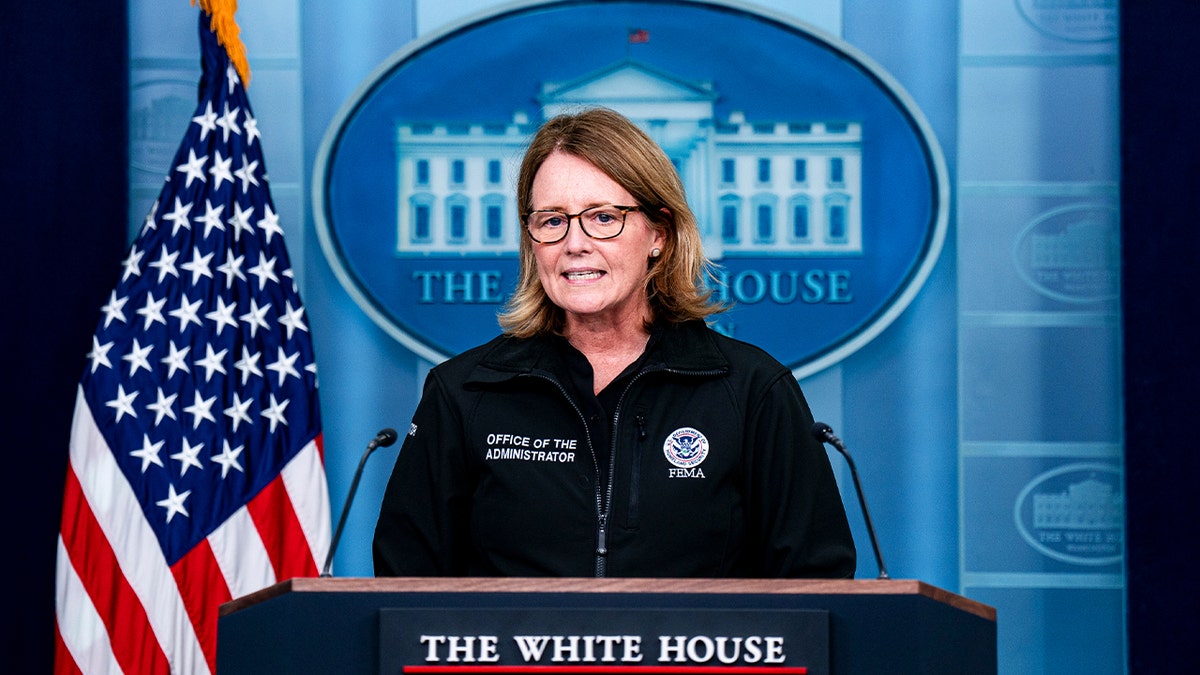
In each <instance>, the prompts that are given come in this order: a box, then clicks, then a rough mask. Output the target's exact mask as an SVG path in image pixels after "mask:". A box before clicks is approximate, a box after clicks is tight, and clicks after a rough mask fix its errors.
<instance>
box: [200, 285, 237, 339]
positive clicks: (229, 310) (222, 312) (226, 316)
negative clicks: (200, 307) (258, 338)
mask: <svg viewBox="0 0 1200 675" xmlns="http://www.w3.org/2000/svg"><path fill="white" fill-rule="evenodd" d="M236 311H237V303H236V302H235V303H233V304H230V305H227V304H225V298H222V297H221V296H219V295H218V296H217V308H216V309H214V310H213V311H211V312H209V313H208V314H205V315H204V318H206V319H209V320H210V321H214V322H216V324H217V327H216V331H217V337H220V336H221V333H222V332H223V331H224V330H225V327H226V326H229V327H230V328H237V319H234V318H233V313H234V312H236Z"/></svg>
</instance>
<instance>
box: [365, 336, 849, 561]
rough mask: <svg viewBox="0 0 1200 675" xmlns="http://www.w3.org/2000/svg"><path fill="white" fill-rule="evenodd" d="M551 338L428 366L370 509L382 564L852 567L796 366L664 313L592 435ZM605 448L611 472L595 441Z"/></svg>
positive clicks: (842, 517) (503, 341)
mask: <svg viewBox="0 0 1200 675" xmlns="http://www.w3.org/2000/svg"><path fill="white" fill-rule="evenodd" d="M553 339H554V338H534V339H516V338H510V337H503V336H502V337H498V338H496V339H494V340H492V341H491V342H489V343H487V344H485V345H482V346H480V347H477V348H475V349H472V350H470V351H468V352H465V353H463V354H461V355H459V356H457V357H455V358H452V359H450V360H448V361H446V362H445V363H443V364H441V365H439V366H437V367H435V368H434V369H433V370H432V371H430V373H429V377H428V379H427V380H426V383H425V391H424V394H423V396H422V399H421V401H420V404H419V405H418V406H417V410H416V413H415V414H414V416H413V420H412V424H411V426H410V428H409V431H408V435H407V437H406V438H405V440H404V445H403V447H402V448H401V450H400V454H399V457H398V458H397V460H396V465H395V467H394V469H393V471H392V476H391V479H390V481H389V483H388V487H387V491H386V493H385V495H384V499H383V504H382V506H381V509H380V514H379V522H378V523H377V525H376V530H375V540H374V560H375V574H376V575H378V576H435V575H450V576H568V577H581V576H593V575H594V576H621V577H814V578H816V577H824V578H848V577H851V576H853V574H854V567H855V549H854V542H853V539H852V538H851V535H850V530H849V527H848V525H847V522H846V514H845V511H844V509H843V506H842V501H841V497H840V495H839V493H838V488H837V484H836V483H835V481H834V478H833V473H832V470H831V468H830V465H829V460H828V458H827V456H826V454H825V449H824V447H823V446H822V445H821V444H820V443H818V442H817V441H815V440H813V439H812V437H811V436H810V433H809V431H810V428H811V426H812V424H813V417H812V414H811V412H810V411H809V408H808V403H807V402H806V401H805V399H804V395H803V393H801V391H800V387H799V386H798V385H797V383H796V380H795V379H794V378H793V377H792V374H791V372H790V371H789V370H788V369H787V368H786V367H784V366H783V365H782V364H780V363H779V362H778V361H776V360H775V359H773V358H772V357H770V356H769V355H768V354H766V352H764V351H762V350H761V349H759V348H757V347H754V346H751V345H748V344H746V343H744V342H740V341H737V340H733V339H730V338H728V337H725V336H722V335H720V334H718V333H716V332H715V331H713V330H711V329H709V328H708V327H707V326H705V325H704V323H703V322H700V321H696V322H690V323H685V324H679V325H670V326H665V327H660V328H659V329H658V331H657V334H656V336H655V339H654V340H653V341H652V342H651V344H650V347H649V351H648V353H647V354H645V355H644V358H643V359H642V360H641V361H640V366H639V368H638V370H637V371H636V372H635V373H634V374H633V375H632V376H630V377H628V378H625V380H624V381H623V382H621V383H620V385H619V386H622V387H623V391H622V393H621V394H620V398H619V402H618V404H617V406H616V409H615V414H614V416H613V420H612V429H611V438H612V442H611V445H610V446H609V447H593V444H592V440H591V438H590V437H589V434H588V432H587V420H586V418H585V417H584V414H583V412H582V410H583V408H582V407H581V405H580V403H579V402H578V401H576V400H574V399H573V398H572V396H571V395H570V394H568V392H569V391H571V388H570V387H568V386H567V385H566V382H567V379H566V378H567V375H566V374H565V373H566V365H565V364H564V363H563V357H562V353H561V350H559V349H557V348H555V346H554V344H553V343H552V342H551V341H552V340H553ZM600 453H606V454H607V455H608V459H609V461H608V462H600V463H599V464H606V465H607V466H608V467H609V472H608V475H606V476H601V475H599V474H600V472H599V471H598V470H597V465H598V462H597V460H596V457H598V456H600Z"/></svg>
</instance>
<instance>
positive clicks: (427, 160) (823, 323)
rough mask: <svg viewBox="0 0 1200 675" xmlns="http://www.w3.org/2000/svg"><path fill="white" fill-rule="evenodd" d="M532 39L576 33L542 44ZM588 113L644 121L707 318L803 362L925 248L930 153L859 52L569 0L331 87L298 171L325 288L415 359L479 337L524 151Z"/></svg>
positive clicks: (491, 302)
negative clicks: (682, 203)
mask: <svg viewBox="0 0 1200 675" xmlns="http://www.w3.org/2000/svg"><path fill="white" fill-rule="evenodd" d="M631 27H634V28H636V30H634V29H633V28H631ZM635 35H636V39H635V38H634V36H635ZM697 35H720V36H723V37H722V47H721V49H713V47H712V45H711V43H710V42H709V41H705V40H697V39H696V36H697ZM546 36H570V37H569V39H566V42H564V41H563V40H562V39H555V40H551V41H550V42H549V43H548V42H547V39H546ZM564 39H565V38H564ZM548 44H553V45H564V44H574V45H586V48H580V49H570V48H566V49H555V50H554V56H553V58H546V47H547V45H548ZM468 83H469V84H468ZM590 106H605V107H609V108H612V109H614V110H617V111H618V112H620V113H622V114H624V115H626V116H627V117H629V118H630V119H631V120H633V121H634V122H635V123H637V124H639V125H640V126H641V127H642V128H643V129H645V130H646V131H647V132H648V133H649V134H650V136H651V137H652V138H654V139H655V140H656V141H657V142H658V143H659V144H660V145H661V146H662V147H663V149H664V150H665V151H666V152H667V154H668V156H669V157H670V158H671V160H672V161H673V163H674V164H675V166H676V167H677V168H678V170H679V173H680V177H681V178H682V179H683V182H684V185H685V188H686V190H687V193H688V197H689V202H690V205H691V207H692V209H693V211H694V212H695V213H696V217H697V221H698V224H699V227H700V230H701V235H702V238H703V241H704V247H705V253H706V254H707V255H708V257H709V258H711V259H712V260H713V261H714V262H715V263H716V264H717V265H718V267H719V272H718V280H717V283H715V284H714V287H713V290H714V294H715V295H716V296H717V297H718V298H719V299H722V300H728V301H730V302H731V303H732V304H733V309H731V310H730V311H729V312H726V313H724V314H721V315H718V316H717V317H715V318H716V320H717V321H716V324H715V325H714V327H715V328H716V329H717V330H719V331H721V332H724V333H726V334H729V335H732V336H734V337H736V338H739V339H743V340H746V341H748V342H751V343H754V344H756V345H759V346H761V347H762V348H764V349H766V350H767V351H768V352H770V353H771V354H772V355H773V356H775V357H776V358H777V359H779V360H780V361H781V362H783V363H784V364H786V365H788V366H789V367H790V368H792V370H793V373H794V374H795V375H796V377H805V376H807V375H809V374H812V373H814V372H817V371H819V370H821V369H823V368H826V367H828V366H830V365H832V364H834V363H836V362H838V361H840V360H841V359H844V358H845V357H846V356H848V355H850V354H852V353H854V352H855V351H857V350H858V349H859V348H861V347H862V346H863V345H865V344H866V343H868V342H869V341H871V340H872V339H874V338H875V336H877V335H878V334H879V333H881V332H882V331H883V330H884V329H885V328H886V327H887V326H888V325H890V324H891V323H892V321H894V320H895V319H896V317H897V316H898V315H899V314H900V313H901V312H903V311H904V309H905V308H906V307H908V305H909V304H910V303H911V301H912V300H913V298H914V297H915V296H916V294H917V293H918V292H919V291H920V289H921V287H922V286H923V284H924V283H925V281H926V279H927V278H928V276H929V274H930V272H931V271H932V269H933V266H934V264H935V263H936V262H937V259H938V256H939V254H940V252H941V249H942V245H943V242H944V240H945V236H946V229H947V221H948V203H949V196H948V195H949V180H948V173H947V170H946V165H945V159H944V157H943V156H942V152H941V149H940V147H939V146H938V144H937V141H936V139H935V138H934V136H933V133H932V132H931V130H930V128H929V125H928V124H927V122H926V120H925V118H924V116H923V115H922V114H921V112H920V111H919V110H918V109H917V107H916V105H915V104H914V103H913V102H912V100H911V99H910V98H909V96H908V95H907V93H905V92H904V91H903V89H902V88H901V87H900V86H899V85H898V84H897V83H896V82H895V81H894V80H893V78H892V77H891V76H890V75H889V74H888V73H886V72H885V71H884V70H883V69H882V68H880V67H879V66H878V65H876V64H875V63H873V62H872V61H871V60H870V59H868V58H867V57H866V56H865V55H864V54H862V53H860V52H859V51H858V50H857V49H855V48H854V47H852V46H850V45H849V44H847V43H845V42H844V41H842V40H841V39H840V38H837V37H835V36H832V35H828V34H826V33H824V32H822V31H820V30H818V29H816V28H814V27H812V26H808V25H806V24H803V23H800V22H798V21H795V20H794V19H791V18H788V17H783V16H780V15H774V14H768V13H765V10H761V9H755V8H751V7H749V6H743V5H741V4H737V3H736V2H698V1H695V0H660V1H649V2H598V1H596V2H586V1H584V2H580V1H577V0H571V1H554V2H528V3H516V4H511V5H504V6H503V7H500V8H494V9H492V10H489V11H487V12H485V13H483V14H480V15H476V16H473V17H470V18H468V19H465V20H463V21H461V22H458V23H455V24H453V25H450V26H447V27H445V28H443V29H441V30H439V31H437V32H434V33H430V34H427V35H425V36H423V37H421V38H419V39H418V40H416V41H414V42H413V43H410V44H409V45H407V46H405V47H404V48H402V49H401V50H400V51H398V52H396V53H395V54H394V55H393V56H392V57H391V58H389V59H388V60H387V61H386V62H385V63H383V64H381V65H380V66H379V67H378V68H377V69H376V71H375V72H374V73H373V74H372V75H371V76H370V77H368V78H367V80H366V81H364V82H363V83H362V84H361V86H360V87H359V90H358V91H357V92H356V93H355V94H354V95H352V96H351V97H350V99H349V100H347V102H346V104H345V105H344V106H343V108H342V110H341V111H340V112H339V113H338V115H337V116H336V118H335V119H334V121H333V122H332V124H331V125H330V127H329V130H328V132H327V133H326V136H325V139H324V141H323V142H322V144H321V148H320V150H319V152H318V156H317V161H316V166H315V170H314V175H313V185H312V190H313V205H314V219H315V222H316V229H317V233H318V236H319V238H320V241H321V247H322V250H323V251H324V253H325V256H326V258H327V259H328V260H329V262H330V265H331V267H332V268H333V271H334V273H335V274H336V275H337V277H338V279H339V281H340V282H341V283H342V285H343V286H344V287H345V288H346V289H347V291H348V292H349V293H350V295H351V296H352V297H353V298H354V299H355V301H356V302H357V303H358V305H359V306H360V307H361V308H362V309H363V310H364V311H365V312H366V313H367V314H368V315H369V316H370V317H371V318H372V319H373V320H374V321H375V322H376V323H377V324H378V325H379V326H381V327H382V328H383V329H384V330H386V331H387V332H388V333H389V334H390V335H392V336H393V337H395V338H396V339H397V340H398V341H399V342H400V343H401V344H402V345H404V346H405V347H406V348H408V349H409V350H411V351H412V352H414V353H415V354H416V355H418V356H420V357H421V358H424V359H426V360H429V361H432V362H438V361H441V360H443V359H445V358H447V357H448V356H451V355H454V354H457V353H459V352H461V351H463V350H465V349H467V348H470V347H473V346H475V345H477V344H480V343H482V342H484V341H485V340H487V339H489V338H490V337H492V336H493V335H495V334H496V333H497V332H498V331H499V328H498V326H497V323H496V313H497V311H498V310H499V309H500V308H501V307H502V305H503V303H504V301H505V300H506V299H507V297H508V295H509V293H510V292H511V289H512V288H513V286H514V284H515V280H516V273H517V259H516V251H517V246H518V243H519V237H520V236H521V228H520V225H519V221H518V217H517V214H516V201H515V197H514V195H513V188H514V185H515V182H516V173H517V170H518V163H519V161H520V157H521V155H522V153H523V151H524V148H525V145H526V144H527V143H528V140H529V138H530V136H531V135H532V134H533V133H534V132H535V131H536V130H537V128H538V127H539V126H540V124H541V123H542V122H543V121H544V120H546V119H549V118H550V117H552V116H554V115H556V114H559V113H562V112H564V111H571V110H578V109H580V108H584V107H590ZM801 323H803V325H804V330H802V331H800V330H789V329H788V328H789V327H790V326H795V325H799V324H801Z"/></svg>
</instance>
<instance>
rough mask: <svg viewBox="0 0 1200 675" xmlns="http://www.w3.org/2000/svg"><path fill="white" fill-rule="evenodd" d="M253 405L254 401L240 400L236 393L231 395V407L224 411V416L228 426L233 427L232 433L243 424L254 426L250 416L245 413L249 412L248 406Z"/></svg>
mask: <svg viewBox="0 0 1200 675" xmlns="http://www.w3.org/2000/svg"><path fill="white" fill-rule="evenodd" d="M252 403H254V399H247V400H245V401H243V400H242V398H241V396H239V395H238V393H237V392H234V393H233V405H231V406H229V407H228V408H226V409H225V416H226V417H228V418H229V422H230V424H232V425H233V431H234V432H235V433H236V432H237V430H238V426H239V425H240V424H241V423H242V422H245V423H246V424H254V422H253V421H252V420H251V419H250V415H249V414H247V412H246V411H248V410H250V404H252Z"/></svg>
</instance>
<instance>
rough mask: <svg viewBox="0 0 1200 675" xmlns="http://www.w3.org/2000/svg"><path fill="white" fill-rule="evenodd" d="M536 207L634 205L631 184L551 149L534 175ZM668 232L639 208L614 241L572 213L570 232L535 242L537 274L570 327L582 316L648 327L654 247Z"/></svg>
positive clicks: (569, 210) (573, 208)
mask: <svg viewBox="0 0 1200 675" xmlns="http://www.w3.org/2000/svg"><path fill="white" fill-rule="evenodd" d="M531 197H532V207H533V210H545V209H553V210H555V211H562V212H564V213H568V214H571V213H579V212H580V211H583V210H584V209H587V208H591V207H593V206H602V205H605V204H616V205H619V206H634V205H636V204H637V202H635V201H634V199H633V196H632V195H630V194H629V192H628V191H627V190H625V188H623V187H621V186H620V185H618V184H617V183H616V182H615V181H613V180H612V179H611V178H609V177H608V176H607V175H606V174H605V173H604V172H603V171H601V170H600V169H597V168H596V167H595V166H594V165H592V164H591V163H589V162H587V161H586V160H583V159H580V158H579V157H576V156H574V155H568V154H565V153H562V152H555V153H552V154H551V155H550V156H549V157H547V158H546V161H544V162H543V163H542V166H541V168H539V169H538V172H537V174H535V175H534V178H533V185H532V188H531ZM662 246H663V235H662V234H661V233H660V232H658V231H656V230H654V229H652V228H651V227H650V226H649V224H648V221H647V220H646V217H645V215H643V214H642V213H639V212H636V211H634V212H632V213H630V214H628V216H626V218H625V229H624V230H623V231H622V232H621V234H620V235H619V236H617V237H615V238H612V239H604V240H597V239H592V238H591V237H589V236H587V235H586V234H584V232H583V229H582V228H581V227H580V225H579V219H578V218H573V219H572V220H571V223H570V227H569V228H568V230H567V235H566V237H565V238H564V239H562V240H561V241H558V242H555V243H553V244H539V243H537V242H534V243H533V254H534V258H535V259H536V260H537V266H538V278H539V279H540V280H541V282H542V287H543V288H544V289H545V290H546V295H547V296H548V297H549V298H550V301H551V302H553V303H554V304H555V305H557V306H558V307H560V308H562V309H563V310H564V311H565V312H566V321H567V330H568V332H569V331H570V329H571V328H572V326H577V325H581V323H582V322H594V321H604V322H615V323H616V324H617V325H621V324H623V323H624V322H626V321H629V322H637V323H636V324H630V325H638V326H640V325H641V322H643V321H644V320H645V319H646V318H647V317H648V316H649V314H650V305H649V301H648V300H647V298H646V267H647V263H648V261H649V259H650V257H651V256H650V251H651V250H652V249H654V248H662Z"/></svg>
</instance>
